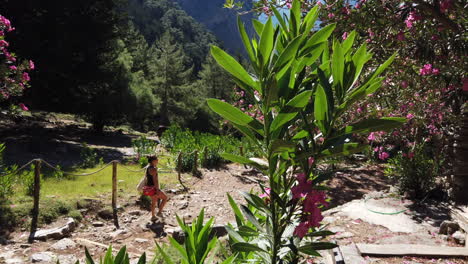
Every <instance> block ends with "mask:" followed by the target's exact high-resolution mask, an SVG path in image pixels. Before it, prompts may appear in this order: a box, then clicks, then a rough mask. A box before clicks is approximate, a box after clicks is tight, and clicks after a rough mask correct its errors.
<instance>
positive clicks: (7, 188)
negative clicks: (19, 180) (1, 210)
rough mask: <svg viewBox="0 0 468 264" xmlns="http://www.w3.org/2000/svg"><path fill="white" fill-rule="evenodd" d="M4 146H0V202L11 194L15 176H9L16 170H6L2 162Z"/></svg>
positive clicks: (14, 168) (12, 168)
mask: <svg viewBox="0 0 468 264" xmlns="http://www.w3.org/2000/svg"><path fill="white" fill-rule="evenodd" d="M4 151H5V145H4V144H0V201H2V200H7V199H8V198H9V197H10V196H11V195H12V194H13V184H14V183H15V175H14V174H11V172H14V171H15V170H16V166H14V167H11V168H8V167H7V166H6V164H5V163H4V162H3V152H4Z"/></svg>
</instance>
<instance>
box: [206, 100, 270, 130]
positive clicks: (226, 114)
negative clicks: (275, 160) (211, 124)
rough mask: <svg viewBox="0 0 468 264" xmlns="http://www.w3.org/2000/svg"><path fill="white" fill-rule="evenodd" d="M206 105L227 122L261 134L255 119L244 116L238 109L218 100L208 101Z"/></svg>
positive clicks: (258, 123)
mask: <svg viewBox="0 0 468 264" xmlns="http://www.w3.org/2000/svg"><path fill="white" fill-rule="evenodd" d="M207 103H208V106H209V107H210V108H211V110H213V111H215V112H216V113H217V114H219V115H220V116H222V117H223V118H225V119H227V120H228V121H231V122H233V123H236V124H239V125H241V126H249V127H251V128H252V129H253V130H254V131H256V132H257V133H259V134H260V135H262V134H263V126H262V124H261V123H260V122H258V121H257V120H256V119H254V118H252V117H250V116H248V115H246V114H244V113H243V112H242V111H241V110H239V109H238V108H236V107H234V106H232V105H230V104H228V103H226V102H223V101H221V100H218V99H208V100H207Z"/></svg>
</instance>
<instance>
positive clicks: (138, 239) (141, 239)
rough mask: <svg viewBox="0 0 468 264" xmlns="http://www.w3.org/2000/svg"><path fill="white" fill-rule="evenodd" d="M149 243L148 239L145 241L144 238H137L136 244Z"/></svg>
mask: <svg viewBox="0 0 468 264" xmlns="http://www.w3.org/2000/svg"><path fill="white" fill-rule="evenodd" d="M148 241H149V240H148V239H144V238H135V242H137V243H146V242H148Z"/></svg>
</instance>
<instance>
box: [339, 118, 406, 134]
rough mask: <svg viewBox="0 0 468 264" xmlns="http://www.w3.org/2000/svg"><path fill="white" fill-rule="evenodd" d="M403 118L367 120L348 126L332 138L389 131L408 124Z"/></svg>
mask: <svg viewBox="0 0 468 264" xmlns="http://www.w3.org/2000/svg"><path fill="white" fill-rule="evenodd" d="M406 121H407V120H406V118H403V117H383V118H379V119H373V118H371V119H366V120H363V121H360V122H357V123H354V124H352V125H349V126H346V127H345V128H344V129H342V130H340V131H338V132H337V133H335V134H333V136H332V137H339V136H343V135H346V134H363V133H370V132H374V131H388V130H391V129H394V128H397V127H400V126H401V125H403V124H404V123H405V122H406Z"/></svg>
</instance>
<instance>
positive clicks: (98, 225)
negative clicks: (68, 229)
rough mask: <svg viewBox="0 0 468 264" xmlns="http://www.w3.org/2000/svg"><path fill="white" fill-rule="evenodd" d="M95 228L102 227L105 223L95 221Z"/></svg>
mask: <svg viewBox="0 0 468 264" xmlns="http://www.w3.org/2000/svg"><path fill="white" fill-rule="evenodd" d="M93 226H94V227H101V226H104V223H103V222H101V221H95V222H93Z"/></svg>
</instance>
